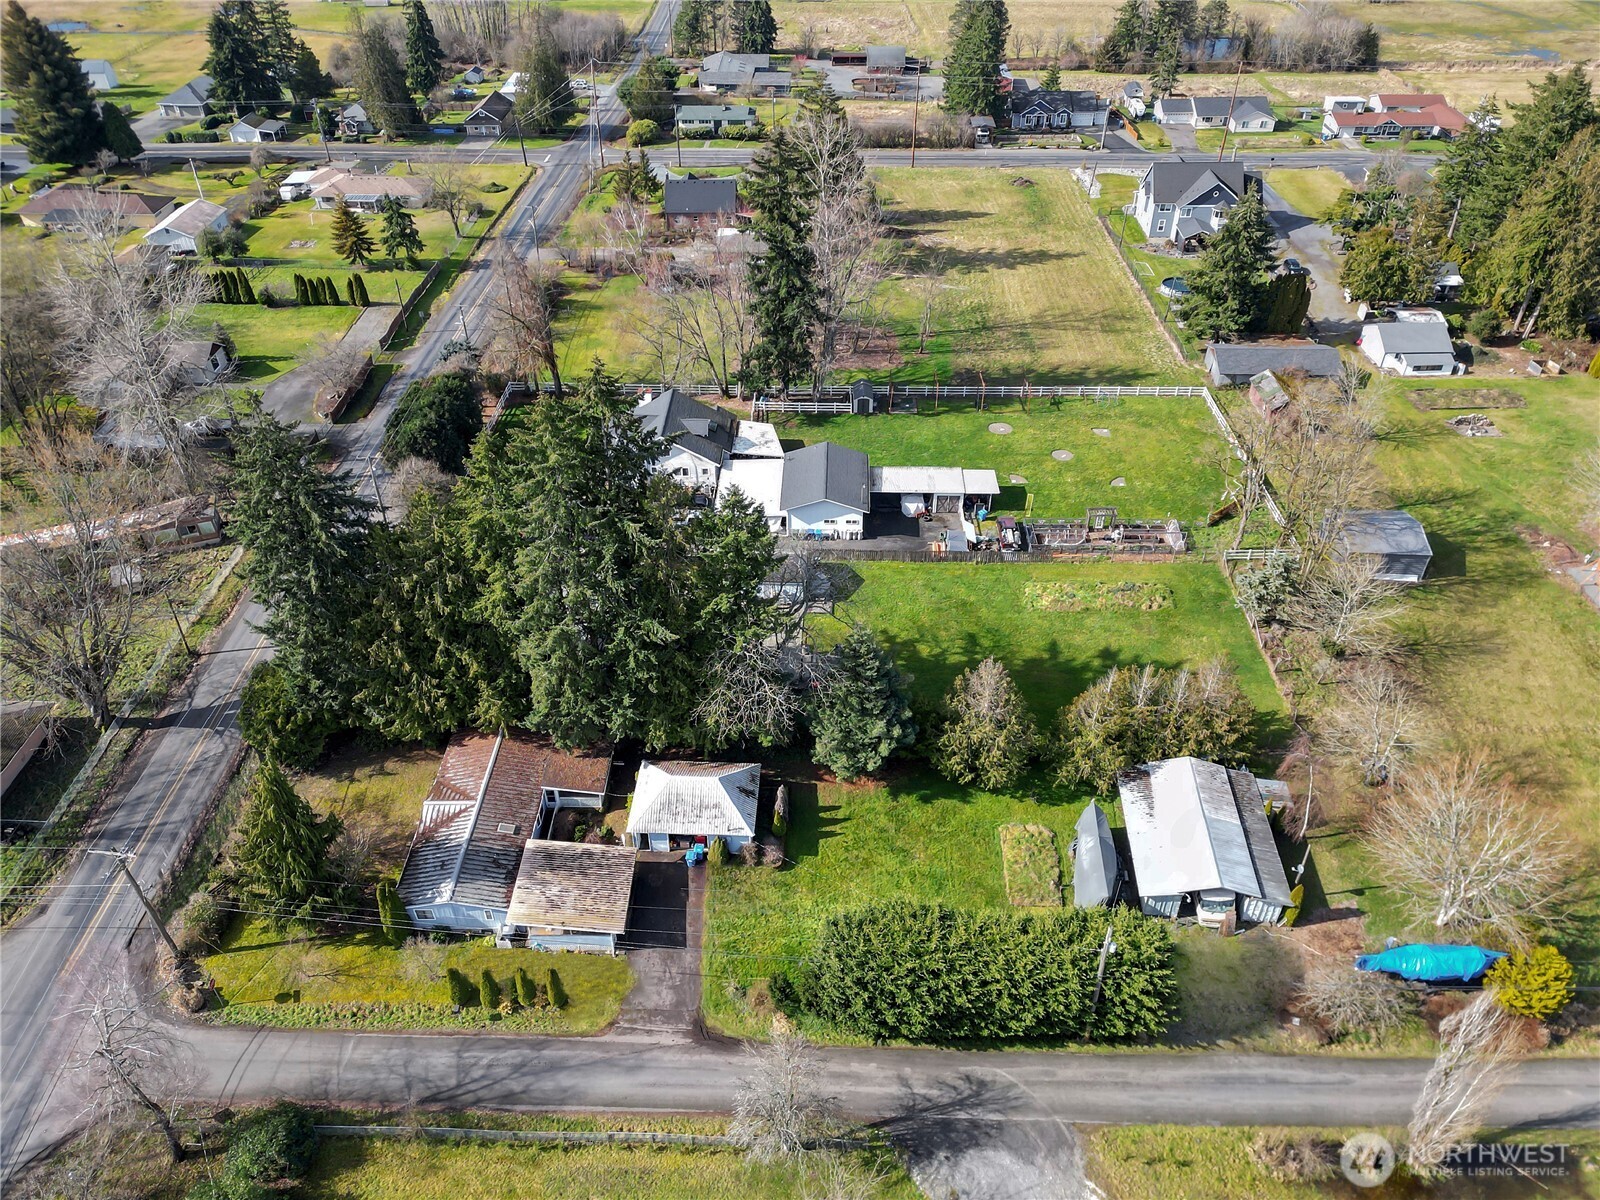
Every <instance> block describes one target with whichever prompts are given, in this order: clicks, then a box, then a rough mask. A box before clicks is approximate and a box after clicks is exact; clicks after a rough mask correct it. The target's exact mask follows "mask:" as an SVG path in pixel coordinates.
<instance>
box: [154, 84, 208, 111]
mask: <svg viewBox="0 0 1600 1200" xmlns="http://www.w3.org/2000/svg"><path fill="white" fill-rule="evenodd" d="M211 87H212V83H211V76H209V75H196V76H195V77H194V78H193V79H191V80H189V82H188V83H186V84H184V85H183V86H182V87H180V88H178V89H177V90H175V91H173V92H171V93H170V94H168V95H166V96H164V97H162V99H161V100H160V102H159V103H157V105H156V111H157V112H159V113H160V114H161V115H162V116H163V117H182V118H184V119H185V120H188V121H198V120H200V119H201V118H202V117H204V116H205V115H206V105H207V102H208V101H209V100H210V99H211Z"/></svg>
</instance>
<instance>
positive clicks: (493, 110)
mask: <svg viewBox="0 0 1600 1200" xmlns="http://www.w3.org/2000/svg"><path fill="white" fill-rule="evenodd" d="M516 106H517V102H516V100H515V98H514V97H512V96H509V95H507V94H506V93H505V92H490V93H489V94H488V95H487V96H485V97H484V98H483V103H481V104H479V105H478V107H477V108H475V109H473V110H472V111H471V112H470V113H468V114H467V118H466V120H465V121H463V122H462V123H461V127H462V128H463V129H464V130H466V132H467V133H470V134H472V135H473V136H474V137H494V138H497V137H499V136H500V135H501V134H502V133H504V132H505V128H506V125H507V124H508V123H509V122H510V119H511V112H512V110H513V109H514V108H516Z"/></svg>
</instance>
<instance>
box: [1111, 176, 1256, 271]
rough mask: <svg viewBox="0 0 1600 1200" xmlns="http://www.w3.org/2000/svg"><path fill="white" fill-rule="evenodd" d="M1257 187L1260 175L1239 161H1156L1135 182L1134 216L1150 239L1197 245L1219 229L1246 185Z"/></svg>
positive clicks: (1183, 247)
mask: <svg viewBox="0 0 1600 1200" xmlns="http://www.w3.org/2000/svg"><path fill="white" fill-rule="evenodd" d="M1260 186H1261V177H1260V176H1259V175H1256V174H1254V173H1253V172H1250V171H1247V170H1245V168H1244V165H1243V164H1242V163H1219V162H1202V163H1189V162H1161V163H1156V164H1154V165H1153V166H1151V168H1150V169H1149V170H1148V171H1146V172H1145V173H1144V178H1142V179H1141V180H1139V190H1138V191H1137V192H1136V193H1134V198H1133V215H1134V219H1135V220H1137V221H1138V222H1139V227H1140V228H1141V229H1143V230H1144V233H1145V236H1146V237H1147V238H1149V239H1150V240H1152V241H1156V242H1170V243H1171V244H1173V245H1174V246H1176V247H1178V249H1180V250H1193V249H1198V248H1199V247H1200V246H1202V245H1204V244H1205V242H1206V241H1208V240H1209V239H1210V238H1211V236H1212V235H1213V234H1215V233H1216V232H1217V230H1218V229H1219V228H1221V226H1222V223H1223V222H1224V221H1226V220H1227V214H1228V210H1229V209H1230V208H1232V207H1233V206H1234V205H1235V204H1237V203H1239V201H1240V199H1242V198H1243V196H1244V194H1245V189H1246V188H1252V187H1255V188H1258V187H1260Z"/></svg>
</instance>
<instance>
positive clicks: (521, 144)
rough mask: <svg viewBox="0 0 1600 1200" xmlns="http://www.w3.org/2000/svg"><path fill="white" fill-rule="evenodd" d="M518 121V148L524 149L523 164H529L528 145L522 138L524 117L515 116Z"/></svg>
mask: <svg viewBox="0 0 1600 1200" xmlns="http://www.w3.org/2000/svg"><path fill="white" fill-rule="evenodd" d="M515 120H516V122H517V149H518V150H520V151H522V165H523V166H527V165H528V147H527V144H526V143H524V142H523V140H522V118H521V117H517V118H515Z"/></svg>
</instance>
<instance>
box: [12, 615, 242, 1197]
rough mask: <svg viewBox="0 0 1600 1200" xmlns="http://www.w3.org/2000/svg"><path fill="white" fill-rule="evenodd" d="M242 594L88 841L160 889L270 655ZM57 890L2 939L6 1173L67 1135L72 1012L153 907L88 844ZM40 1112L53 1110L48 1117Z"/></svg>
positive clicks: (74, 1031)
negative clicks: (68, 1013) (248, 690)
mask: <svg viewBox="0 0 1600 1200" xmlns="http://www.w3.org/2000/svg"><path fill="white" fill-rule="evenodd" d="M264 616H265V614H264V613H263V611H262V610H261V608H260V607H259V606H257V605H255V604H253V603H249V602H246V603H244V604H241V605H240V606H239V608H238V609H237V611H236V612H235V613H234V615H233V617H232V619H231V620H230V621H229V622H228V623H227V624H226V625H225V626H224V627H223V628H222V629H221V630H219V631H218V633H217V635H216V636H215V637H214V638H213V640H212V646H211V648H210V649H209V650H208V651H207V652H206V654H205V655H204V656H203V657H202V658H201V659H200V662H199V664H198V665H197V666H196V667H195V669H194V672H193V673H192V674H191V676H190V678H189V680H188V682H187V684H186V687H185V689H184V692H183V694H182V695H180V696H179V697H177V698H176V699H175V700H174V702H173V703H172V704H171V705H170V706H169V707H168V709H167V711H166V712H165V713H163V714H162V715H161V716H160V717H158V718H157V719H156V720H155V721H154V722H152V723H151V728H150V729H148V730H147V731H146V732H145V734H144V736H143V737H142V738H141V740H140V743H139V746H138V749H137V751H136V753H135V754H134V756H133V758H132V759H131V760H130V762H129V763H128V764H127V765H126V766H125V767H124V769H123V772H122V775H121V780H120V782H119V784H118V786H117V787H116V788H115V789H114V791H113V792H112V794H111V797H110V799H109V801H108V802H107V803H106V805H105V807H104V809H103V810H102V812H101V814H100V816H99V818H98V821H97V824H96V826H95V827H94V828H93V829H92V830H90V831H89V832H88V834H87V835H86V836H85V838H84V845H85V846H90V847H95V848H99V849H106V850H126V851H130V852H131V853H132V854H133V855H134V861H133V864H132V867H133V872H134V875H135V877H136V878H137V879H138V880H139V882H140V885H141V886H143V887H145V888H146V889H149V888H150V887H152V886H153V885H154V884H155V882H156V881H157V880H159V879H160V878H161V876H162V874H163V873H164V872H165V871H166V870H167V868H168V867H169V866H170V865H171V864H172V860H173V858H174V856H175V855H176V854H177V851H178V848H179V846H180V845H182V843H183V841H184V839H185V837H186V836H187V835H188V832H189V830H190V828H192V826H193V825H194V822H195V819H196V816H197V814H198V813H199V811H200V809H201V807H202V806H203V805H204V803H205V801H206V799H207V798H208V797H210V796H211V795H212V794H213V793H214V792H215V790H216V789H217V788H218V787H220V786H222V784H224V783H225V782H226V779H227V774H228V771H229V769H230V767H231V765H232V763H233V759H234V755H235V753H236V751H237V750H238V748H239V731H238V724H237V721H236V716H237V713H238V707H239V700H238V697H239V688H240V686H241V685H242V684H243V682H244V679H245V676H246V675H248V674H249V672H250V668H251V667H253V666H254V665H255V664H256V663H257V662H260V661H261V660H262V659H263V658H266V657H269V656H270V655H271V652H272V651H271V647H270V646H269V645H268V644H267V643H266V642H265V641H264V640H263V639H262V637H261V635H260V634H259V633H258V632H257V631H256V629H255V628H254V623H255V622H257V621H260V620H262V619H263V618H264ZM48 896H49V898H48V900H46V901H45V902H44V903H43V904H42V905H41V906H40V907H39V908H38V909H36V910H35V911H34V913H33V914H32V915H31V916H30V917H28V918H27V919H26V920H24V921H23V922H22V923H21V924H20V925H18V926H17V927H15V928H13V929H9V930H7V931H6V933H5V935H4V938H3V939H0V1096H3V1103H0V1177H4V1176H5V1175H7V1174H9V1172H10V1171H11V1169H12V1168H13V1167H14V1166H15V1164H16V1163H18V1162H19V1161H24V1160H25V1159H26V1158H27V1157H29V1156H31V1154H32V1153H33V1152H34V1151H36V1150H37V1149H39V1148H40V1147H41V1146H43V1145H48V1144H49V1143H50V1142H51V1141H53V1140H54V1139H55V1137H57V1136H58V1135H59V1134H60V1132H61V1130H62V1128H63V1126H62V1121H63V1119H65V1118H70V1117H71V1116H72V1115H73V1112H74V1105H73V1101H72V1099H71V1093H72V1091H73V1089H72V1087H71V1086H70V1084H69V1085H68V1086H65V1087H63V1086H62V1080H63V1067H64V1065H65V1064H66V1063H67V1062H68V1061H69V1060H70V1059H71V1057H72V1052H73V1048H74V1047H75V1045H76V1043H77V1040H78V1035H79V1034H80V1033H81V1031H82V1026H81V1024H78V1023H77V1022H74V1021H72V1020H71V1019H63V1018H62V1015H61V1014H62V1011H63V1009H64V1008H65V1007H67V1006H70V1005H71V1004H72V1003H74V1002H76V1001H77V1000H78V999H79V998H80V997H81V996H82V995H83V994H84V992H85V990H86V989H88V988H90V987H92V986H94V984H95V983H96V982H97V981H98V980H99V979H101V978H103V976H104V973H105V972H106V971H107V970H108V969H113V968H115V967H116V966H118V965H119V964H120V963H121V961H122V960H124V959H125V957H126V947H127V944H128V941H129V939H130V937H131V936H132V934H133V932H134V930H135V928H136V927H137V926H138V924H139V921H140V919H141V918H142V916H143V912H142V910H141V909H140V907H139V902H138V900H137V899H136V898H135V897H134V895H133V892H132V891H131V889H130V888H129V887H128V885H127V883H126V882H125V881H124V880H123V878H122V876H121V873H120V871H118V870H117V868H116V867H115V865H114V864H112V862H111V860H109V859H107V858H104V857H101V856H98V855H82V856H80V858H79V860H78V861H77V862H76V863H75V864H74V865H73V866H72V867H71V868H70V869H68V870H67V871H65V872H63V874H62V875H61V877H60V879H59V880H58V882H57V884H56V885H55V886H53V887H51V888H50V889H49V891H48ZM41 1118H43V1119H42V1120H41Z"/></svg>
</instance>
